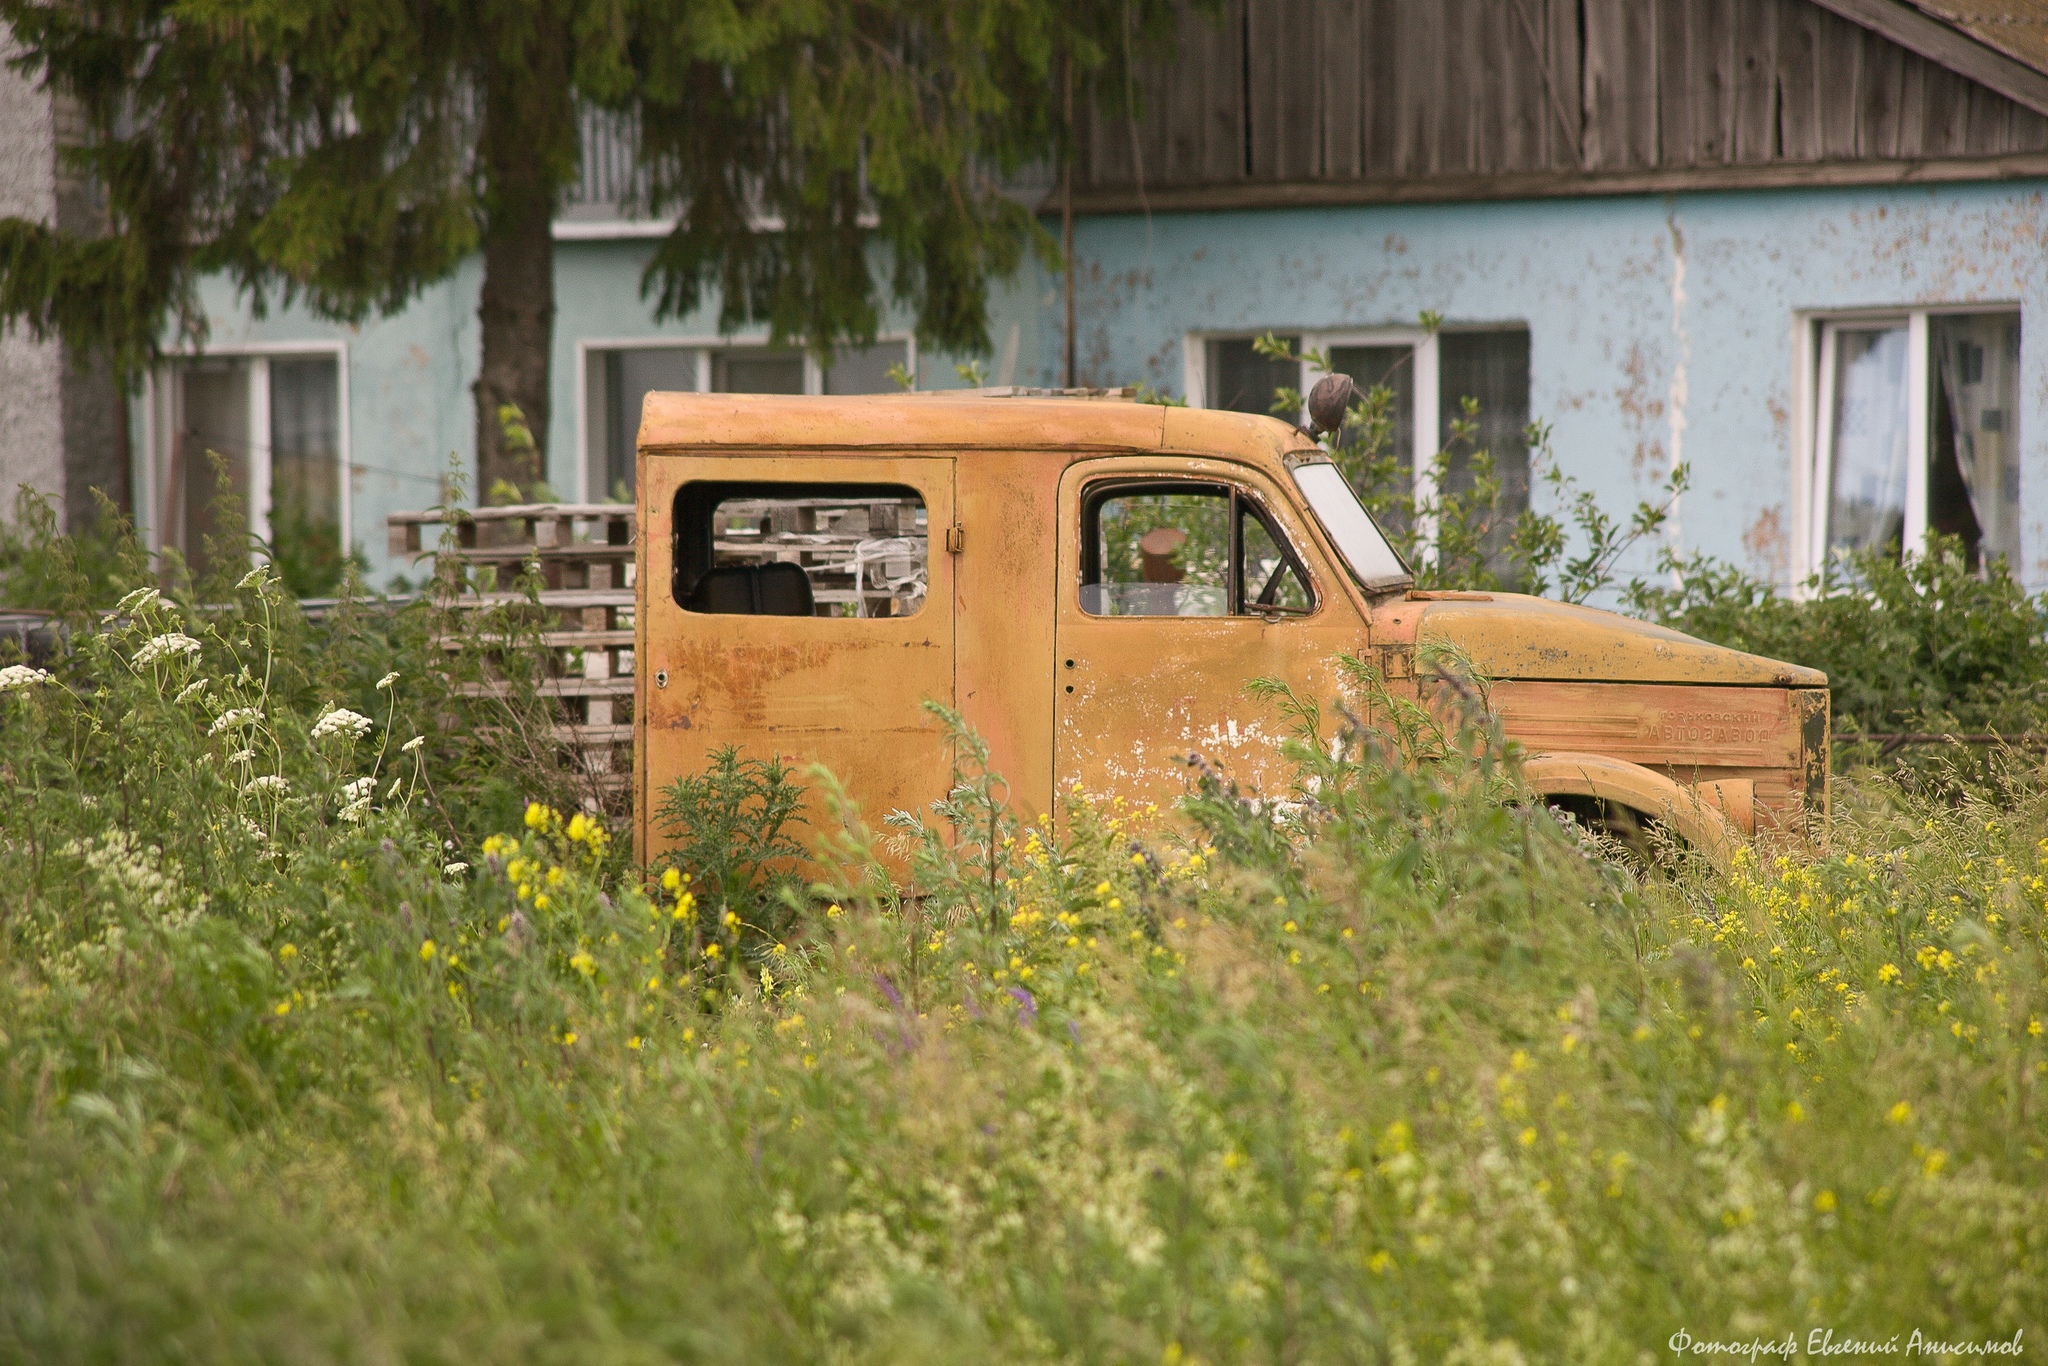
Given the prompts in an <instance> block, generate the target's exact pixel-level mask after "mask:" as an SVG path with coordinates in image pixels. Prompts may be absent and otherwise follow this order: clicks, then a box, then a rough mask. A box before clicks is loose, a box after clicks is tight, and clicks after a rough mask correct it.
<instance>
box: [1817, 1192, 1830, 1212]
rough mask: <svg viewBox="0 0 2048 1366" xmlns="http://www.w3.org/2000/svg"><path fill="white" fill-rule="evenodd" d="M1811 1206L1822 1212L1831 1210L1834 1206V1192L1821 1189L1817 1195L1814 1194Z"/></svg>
mask: <svg viewBox="0 0 2048 1366" xmlns="http://www.w3.org/2000/svg"><path fill="white" fill-rule="evenodd" d="M1813 1207H1814V1208H1815V1209H1817V1210H1819V1211H1820V1212H1821V1213H1822V1214H1827V1213H1830V1212H1832V1211H1833V1210H1834V1208H1835V1193H1834V1192H1833V1191H1822V1192H1821V1193H1820V1194H1819V1195H1816V1196H1814V1197H1813Z"/></svg>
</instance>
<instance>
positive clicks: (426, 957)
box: [420, 939, 434, 963]
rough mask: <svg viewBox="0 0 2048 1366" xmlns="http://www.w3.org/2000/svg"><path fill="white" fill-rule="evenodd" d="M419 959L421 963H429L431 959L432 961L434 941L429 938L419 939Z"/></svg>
mask: <svg viewBox="0 0 2048 1366" xmlns="http://www.w3.org/2000/svg"><path fill="white" fill-rule="evenodd" d="M420 961H421V962H422V963H431V962H433V961H434V941H433V940H431V939H427V940H422V941H421V943H420Z"/></svg>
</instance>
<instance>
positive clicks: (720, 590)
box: [683, 564, 817, 617]
mask: <svg viewBox="0 0 2048 1366" xmlns="http://www.w3.org/2000/svg"><path fill="white" fill-rule="evenodd" d="M683 608H684V610H686V611H690V612H708V613H712V614H713V615H718V616H743V617H808V616H811V615H813V614H814V613H815V612H816V610H817V602H816V599H814V598H813V597H812V596H811V579H810V575H808V574H806V573H804V571H803V566H802V565H795V564H728V565H721V566H720V567H719V568H717V569H711V570H707V571H705V573H704V575H703V577H701V578H699V579H698V580H697V583H696V586H695V587H693V588H692V589H690V594H689V596H688V597H687V598H685V599H684V600H683Z"/></svg>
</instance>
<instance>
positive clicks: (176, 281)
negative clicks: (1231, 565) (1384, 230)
mask: <svg viewBox="0 0 2048 1366" xmlns="http://www.w3.org/2000/svg"><path fill="white" fill-rule="evenodd" d="M1173 14H1174V12H1173V10H1172V9H1171V7H1170V6H1168V5H1166V4H1164V3H1160V2H1159V0H1144V3H1138V4H1129V3H1124V4H1116V5H1109V4H1087V5H1081V6H1073V5H1045V4H1035V5H1025V6H1021V7H1020V6H1017V5H1014V4H989V3H981V4H974V5H968V6H965V7H963V6H961V5H958V4H954V3H943V4H942V3H937V0H915V2H913V3H880V2H873V3H853V4H836V5H825V6H816V5H809V6H807V5H796V6H768V7H756V8H754V9H750V10H746V11H744V12H739V11H734V10H733V9H731V8H730V7H729V6H724V5H720V4H694V5H687V6H684V7H682V8H680V9H678V8H677V7H674V6H670V5H655V4H650V3H645V0H638V2H636V3H628V4H625V5H592V4H553V5H550V4H538V3H523V2H514V3H504V4H496V5H489V6H485V7H483V8H482V9H477V8H476V7H474V6H464V5H451V4H426V5H421V6H416V7H411V8H406V7H398V8H393V7H388V6H387V7H377V6H361V5H342V6H325V7H307V6H303V5H290V4H282V3H276V2H275V0H267V2H265V3H257V4H253V5H247V6H241V7H237V8H234V9H232V10H227V9H219V8H204V7H202V8H201V9H198V10H194V9H192V8H191V7H189V6H184V7H181V6H178V5H174V4H171V3H168V0H119V2H118V3H114V4H109V5H101V6H95V7H92V8H89V9H80V8H79V7H77V6H74V5H68V4H61V3H54V2H53V0H5V3H0V21H4V22H5V23H6V24H7V25H8V26H9V27H10V29H11V30H12V32H13V33H14V35H15V38H16V41H17V42H18V43H19V44H20V47H21V55H20V56H19V57H17V58H16V59H15V65H16V67H17V68H18V69H19V70H21V71H23V72H24V73H26V74H27V75H29V76H30V77H32V78H34V79H38V80H47V81H48V82H49V83H50V84H51V85H52V86H54V87H55V88H56V89H58V90H60V91H63V92H64V93H65V94H67V95H68V96H71V97H73V98H75V99H76V100H77V102H78V108H79V111H80V114H81V116H82V119H83V134H84V135H83V136H82V138H81V139H80V142H79V145H78V146H77V147H76V148H75V149H73V150H72V151H70V152H68V153H67V155H68V156H69V157H70V158H71V160H72V161H73V163H74V165H75V168H76V169H77V170H79V171H80V172H82V173H84V174H87V175H89V176H91V177H92V178H93V179H94V180H95V181H96V182H97V183H98V184H100V185H101V186H102V187H104V189H105V192H106V199H107V208H108V216H109V219H110V222H111V225H112V228H113V231H112V232H111V233H109V234H107V235H105V236H101V237H94V238H89V239H88V238H77V237H72V236H70V235H68V234H65V233H61V232H58V231H56V230H53V229H50V228H48V227H45V226H43V225H39V224H33V223H29V222H27V221H26V220H18V219H8V220H0V317H4V318H18V319H21V320H23V321H24V322H26V323H27V324H28V326H29V328H30V330H31V331H32V332H33V333H34V334H35V335H38V336H42V335H48V334H53V333H54V334H61V335H62V336H64V337H65V339H66V340H67V341H69V342H70V343H71V344H72V345H74V346H76V347H78V348H80V349H83V350H94V351H107V352H111V353H112V354H113V355H114V356H115V357H116V359H117V361H118V362H119V363H120V365H121V368H122V369H123V370H125V371H131V372H132V371H133V370H134V369H135V367H136V366H137V365H139V364H140V363H142V362H143V361H146V360H149V359H153V358H154V357H155V355H156V354H157V350H158V348H159V347H160V346H161V345H162V344H163V343H164V341H165V340H166V339H167V338H168V337H171V336H182V337H185V338H200V337H203V335H204V331H205V314H204V310H203V309H202V308H201V307H200V304H199V301H198V297H197V294H196V292H195V285H196V282H197V281H198V280H199V279H200V278H202V277H203V276H205V275H207V274H209V273H212V272H224V273H226V274H227V275H228V276H229V277H230V278H232V279H233V280H234V281H235V283H236V284H237V285H238V286H240V287H241V288H242V289H244V290H246V291H248V292H249V294H250V295H251V297H252V298H253V300H254V303H255V307H256V308H257V310H258V312H259V313H260V312H261V311H262V310H263V308H264V307H265V306H266V304H267V302H268V301H269V300H270V299H272V298H273V297H277V298H282V299H284V300H286V301H290V300H293V299H299V300H302V301H303V302H304V303H305V305H306V306H307V307H309V308H310V309H311V310H312V311H314V312H315V313H317V314H319V315H321V316H326V317H333V318H337V319H344V320H348V321H357V320H360V319H362V318H363V317H365V316H368V315H369V314H371V313H373V312H379V311H382V312H390V311H393V310H395V309H397V308H400V307H402V306H404V305H405V304H406V303H407V302H408V301H409V300H410V299H412V298H413V297H415V296H416V295H417V294H418V292H419V291H420V290H421V289H422V288H424V287H425V286H427V285H428V284H431V283H433V282H435V281H437V280H441V279H444V278H446V277H447V276H448V275H449V274H450V273H451V272H452V271H453V270H454V269H455V268H456V266H457V265H458V264H460V263H461V262H462V261H463V260H464V259H466V258H468V257H469V256H471V255H472V254H473V253H475V252H477V251H478V250H479V249H480V248H484V247H487V246H489V245H490V244H492V243H494V242H499V241H503V240H507V239H508V238H510V237H512V236H514V235H518V234H522V233H523V234H526V235H528V236H531V235H532V234H533V233H534V232H535V231H536V228H535V225H536V224H537V225H538V228H537V231H538V234H539V236H538V238H537V239H535V240H537V242H538V244H539V251H540V253H541V263H543V264H544V262H545V256H546V251H547V246H546V225H547V221H548V219H549V217H550V216H551V215H552V211H553V209H554V208H555V207H556V206H557V204H558V202H559V199H560V196H561V194H562V193H563V190H564V187H566V186H568V185H571V184H572V183H573V182H574V181H575V178H576V176H577V174H578V142H577V120H578V118H579V115H580V113H581V110H582V108H585V107H593V106H594V107H596V108H598V109H601V110H604V111H608V112H611V113H615V114H618V115H620V116H622V117H623V118H625V119H626V120H627V121H628V122H630V123H631V124H632V125H633V127H634V129H635V133H634V136H633V138H632V146H633V147H634V150H635V152H636V154H637V156H638V158H639V160H638V165H637V168H636V171H637V175H636V178H635V182H634V183H635V185H636V187H637V189H638V200H637V202H636V203H634V204H633V205H631V206H630V207H632V208H634V209H637V210H640V211H643V212H645V213H646V214H648V215H649V216H651V217H657V218H658V217H662V216H665V215H667V216H676V217H678V218H679V219H680V226H678V228H677V229H676V230H675V231H674V232H673V233H671V234H670V235H669V236H667V237H666V238H664V239H662V240H661V241H660V242H659V243H657V244H656V246H655V249H654V251H653V253H652V256H651V258H650V261H649V264H648V267H647V275H646V280H645V283H646V286H647V288H648V290H649V292H650V293H652V294H654V295H655V296H656V298H657V305H658V310H659V311H660V313H661V314H662V316H665V317H666V316H679V315H682V314H686V313H688V312H690V311H692V310H693V309H695V308H696V307H697V306H698V304H699V303H700V302H701V301H702V299H703V297H704V296H705V294H706V292H707V291H709V290H714V289H715V290H716V292H717V295H718V299H719V308H720V315H721V325H722V326H723V327H725V328H727V329H732V328H736V327H738V326H741V325H742V324H745V323H750V322H763V323H766V324H767V325H768V327H769V330H770V332H771V333H772V335H773V336H774V338H775V339H777V340H778V341H779V340H782V339H788V338H796V339H802V340H805V341H807V342H808V343H809V344H811V345H812V346H814V347H816V348H818V349H819V350H820V353H821V354H823V353H824V352H825V351H827V350H829V348H830V347H831V345H832V344H833V343H834V342H835V341H838V340H841V339H845V338H854V339H860V340H866V339H871V338H872V336H873V334H874V331H875V328H876V326H877V323H878V321H879V318H880V310H881V307H882V301H883V295H884V293H885V291H886V294H887V296H888V297H890V298H893V299H896V300H899V301H902V302H904V303H907V304H910V305H911V306H912V307H913V308H914V309H915V311H916V313H917V318H918V332H919V335H920V337H921V338H923V339H924V340H925V341H926V342H927V343H928V344H931V345H935V346H938V347H941V348H944V349H950V350H967V351H973V350H981V349H985V348H986V347H987V344H988V337H987V333H988V318H987V297H986V296H987V283H988V280H989V278H990V276H991V275H1003V274H1007V273H1009V272H1010V271H1012V270H1014V268H1015V267H1016V265H1017V264H1018V262H1019V261H1020V259H1021V255H1022V252H1023V250H1024V246H1025V244H1026V242H1027V241H1037V242H1038V243H1039V246H1040V249H1041V250H1042V251H1044V252H1050V251H1051V247H1050V244H1049V243H1050V239H1049V238H1047V237H1046V235H1045V233H1044V232H1043V230H1042V229H1040V228H1039V227H1038V226H1037V224H1036V220H1035V219H1034V217H1033V215H1032V212H1031V210H1030V208H1029V207H1028V206H1027V205H1025V204H1024V203H1022V202H1020V201H1018V200H1016V199H1015V198H1014V197H1013V196H1010V195H1006V194H1005V193H1004V191H1003V184H1002V177H1004V176H1006V175H1009V174H1011V173H1013V172H1015V171H1017V170H1019V169H1020V168H1021V167H1023V166H1024V165H1026V164H1028V163H1031V162H1035V161H1038V160H1041V159H1043V158H1045V157H1047V156H1049V155H1054V154H1056V153H1057V150H1058V148H1059V146H1060V145H1061V142H1062V139H1063V137H1064V133H1063V131H1062V124H1061V116H1060V112H1059V110H1060V103H1059V102H1060V89H1061V82H1060V79H1059V75H1058V73H1059V72H1060V71H1061V70H1062V69H1064V68H1066V67H1071V69H1072V70H1073V71H1074V72H1075V73H1077V75H1078V78H1079V80H1080V81H1081V82H1082V84H1083V87H1084V89H1085V88H1088V86H1089V85H1091V84H1092V85H1093V86H1094V87H1095V88H1096V89H1097V91H1098V93H1099V95H1100V97H1101V98H1103V99H1105V100H1128V99H1129V98H1131V95H1130V85H1129V82H1128V79H1127V76H1128V73H1129V72H1130V70H1131V69H1132V68H1133V66H1134V64H1135V62H1136V61H1137V60H1138V59H1139V58H1140V57H1142V56H1143V55H1144V54H1145V53H1146V52H1148V51H1149V50H1150V45H1151V44H1153V43H1155V42H1156V41H1158V40H1160V39H1162V38H1163V37H1164V36H1165V35H1166V34H1168V33H1170V32H1171V31H1172V29H1173V23H1174V18H1173ZM685 208H687V210H688V212H686V213H685V212H682V210H683V209H685ZM764 215H765V216H769V217H773V218H775V219H778V220H779V221H780V222H781V224H782V230H781V231H779V232H774V233H763V232H761V231H758V224H759V221H760V219H761V217H762V216H764ZM871 241H874V242H878V243H879V245H880V246H881V248H882V252H883V254H884V256H885V258H886V262H887V265H886V271H885V272H878V271H876V270H874V269H872V268H871V266H870V262H869V259H868V249H869V244H870V242H871ZM512 259H513V258H511V257H508V258H507V262H508V265H509V264H510V263H511V261H512ZM532 264H533V263H532V262H530V261H525V262H523V263H522V268H526V267H530V266H531V265H532ZM884 273H885V274H886V281H884V280H883V279H879V278H878V275H880V274H884ZM508 297H509V296H508ZM500 321H501V320H499V319H496V318H494V317H486V320H485V328H486V333H487V334H489V335H491V336H493V337H495V336H498V335H501V334H499V333H497V332H496V330H495V329H496V328H497V326H498V324H499V322H500ZM502 335H504V336H507V337H509V336H511V335H512V334H511V333H509V332H508V333H504V334H502ZM543 340H544V338H543ZM486 349H487V350H488V349H489V344H488V342H487V348H486ZM544 362H545V358H544V357H540V358H537V361H536V363H538V364H539V368H540V372H541V373H543V374H544V373H545V363H544Z"/></svg>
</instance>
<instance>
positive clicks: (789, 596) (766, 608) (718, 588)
mask: <svg viewBox="0 0 2048 1366" xmlns="http://www.w3.org/2000/svg"><path fill="white" fill-rule="evenodd" d="M675 528H676V531H675V537H676V548H675V582H674V584H673V591H674V593H675V598H676V602H677V603H678V604H680V605H681V606H682V607H683V608H684V609H685V610H687V611H691V612H706V613H712V614H718V615H742V616H796V617H809V616H818V617H907V616H912V615H915V614H916V613H917V612H918V611H919V610H921V609H922V608H923V607H924V601H925V595H926V591H927V588H928V585H929V577H928V569H929V562H930V552H929V546H930V539H929V536H928V535H927V531H928V528H927V525H926V515H925V506H924V500H923V499H922V498H920V497H919V496H918V494H917V491H916V490H915V489H910V488H905V487H903V486H901V485H894V484H790V483H756V484H729V483H696V484H685V485H684V486H683V487H682V488H681V489H680V490H678V491H677V493H676V508H675Z"/></svg>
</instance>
